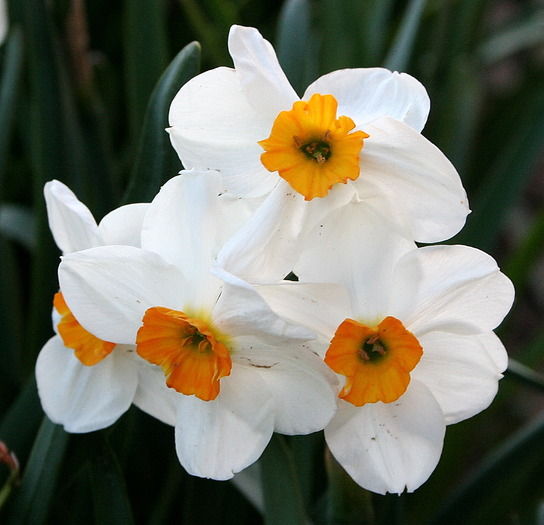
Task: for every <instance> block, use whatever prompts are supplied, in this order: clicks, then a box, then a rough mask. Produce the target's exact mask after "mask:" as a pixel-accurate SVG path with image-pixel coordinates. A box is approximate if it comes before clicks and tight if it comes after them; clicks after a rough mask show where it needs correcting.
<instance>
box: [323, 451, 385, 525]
mask: <svg viewBox="0 0 544 525" xmlns="http://www.w3.org/2000/svg"><path fill="white" fill-rule="evenodd" d="M326 465H327V474H328V481H329V486H328V494H327V500H328V501H327V503H328V504H327V523H328V524H331V525H373V524H374V507H373V505H372V494H371V493H370V492H369V491H368V490H365V489H363V488H361V487H359V485H357V483H355V481H353V479H351V477H350V476H349V474H348V473H347V472H346V471H345V470H344V469H343V468H342V466H341V465H340V464H339V463H338V462H337V461H336V459H335V458H334V456H333V455H332V454H331V453H330V452H329V451H328V450H327V461H326Z"/></svg>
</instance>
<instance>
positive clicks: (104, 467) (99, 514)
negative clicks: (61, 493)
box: [88, 434, 134, 525]
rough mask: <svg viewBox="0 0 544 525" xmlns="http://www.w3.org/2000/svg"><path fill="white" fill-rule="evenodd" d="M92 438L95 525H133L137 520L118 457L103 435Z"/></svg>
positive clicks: (91, 477) (92, 485)
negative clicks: (133, 514) (103, 524)
mask: <svg viewBox="0 0 544 525" xmlns="http://www.w3.org/2000/svg"><path fill="white" fill-rule="evenodd" d="M92 437H93V438H94V439H93V441H94V443H93V445H94V446H93V447H92V455H91V457H90V459H89V461H88V469H89V477H90V485H91V497H92V500H93V507H94V514H95V522H96V523H115V524H116V525H131V524H133V523H134V518H133V516H132V509H131V505H130V500H129V498H128V493H127V488H126V485H125V480H124V477H123V472H122V470H121V468H120V466H119V463H118V460H117V457H116V455H115V453H114V451H113V449H112V448H111V446H110V445H109V443H108V442H107V441H106V439H105V437H104V436H103V435H102V434H99V435H93V436H92ZM96 441H99V443H96ZM89 449H90V447H89Z"/></svg>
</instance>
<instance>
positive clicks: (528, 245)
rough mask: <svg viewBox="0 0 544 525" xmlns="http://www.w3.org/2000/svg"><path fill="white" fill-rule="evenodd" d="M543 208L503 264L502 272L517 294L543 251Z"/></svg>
mask: <svg viewBox="0 0 544 525" xmlns="http://www.w3.org/2000/svg"><path fill="white" fill-rule="evenodd" d="M542 239H544V208H542V210H541V211H540V213H539V214H538V216H537V217H536V218H535V219H534V220H533V221H532V223H531V224H530V226H529V231H528V232H527V234H526V235H525V238H524V239H523V240H522V243H521V245H520V246H519V247H518V248H517V249H516V251H515V252H514V253H513V254H512V255H511V256H510V258H509V259H508V260H507V261H506V263H505V264H503V271H504V273H505V274H506V275H508V277H510V279H511V280H512V282H513V283H514V286H515V287H516V290H517V292H518V294H519V293H520V291H521V289H522V288H524V287H525V285H526V284H527V278H528V277H529V271H530V270H531V268H532V266H533V265H534V264H535V263H536V262H537V260H538V258H539V257H540V255H541V254H542V253H543V251H544V243H543V242H542Z"/></svg>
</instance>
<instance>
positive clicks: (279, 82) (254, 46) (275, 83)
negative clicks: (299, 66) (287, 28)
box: [229, 25, 298, 138]
mask: <svg viewBox="0 0 544 525" xmlns="http://www.w3.org/2000/svg"><path fill="white" fill-rule="evenodd" d="M229 52H230V54H231V56H232V60H233V61H234V67H235V69H236V74H237V75H238V78H239V79H240V84H241V86H242V88H243V90H244V93H245V95H246V97H247V100H248V102H249V103H250V104H251V106H252V107H253V109H254V110H255V111H258V112H259V113H261V114H263V115H265V116H266V117H267V118H269V119H270V122H271V123H272V122H273V120H274V119H275V118H276V117H277V116H278V113H279V112H280V111H283V110H288V109H291V106H292V104H293V102H294V101H295V100H298V96H297V94H296V92H295V90H294V89H293V88H292V87H291V84H289V81H288V80H287V77H286V76H285V73H284V72H283V70H282V69H281V66H280V64H279V62H278V58H277V57H276V53H275V51H274V48H273V47H272V45H271V44H270V42H268V41H267V40H265V39H264V38H263V37H262V35H261V34H260V33H259V31H257V29H255V28H253V27H242V26H237V25H234V26H232V27H231V29H230V33H229ZM270 127H272V126H270ZM265 138H266V137H265Z"/></svg>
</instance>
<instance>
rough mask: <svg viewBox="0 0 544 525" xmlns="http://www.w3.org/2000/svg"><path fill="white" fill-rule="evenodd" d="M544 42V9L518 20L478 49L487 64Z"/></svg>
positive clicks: (479, 54) (477, 52)
mask: <svg viewBox="0 0 544 525" xmlns="http://www.w3.org/2000/svg"><path fill="white" fill-rule="evenodd" d="M543 42H544V11H537V12H536V13H532V14H531V15H530V16H525V17H524V18H523V19H521V20H516V21H515V22H514V23H513V24H511V25H509V26H508V27H507V28H505V29H501V30H500V31H498V32H497V33H496V34H494V35H493V36H492V37H491V38H489V39H488V40H486V41H485V42H483V43H482V44H481V45H480V47H479V48H478V49H477V50H476V54H477V55H478V56H479V57H480V59H481V60H482V62H483V64H485V65H486V66H490V65H493V64H495V63H497V62H499V61H501V60H505V59H507V58H508V57H510V56H512V55H514V54H515V53H519V52H520V51H523V50H525V49H527V48H531V47H533V46H537V45H541V44H542V43H543Z"/></svg>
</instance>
